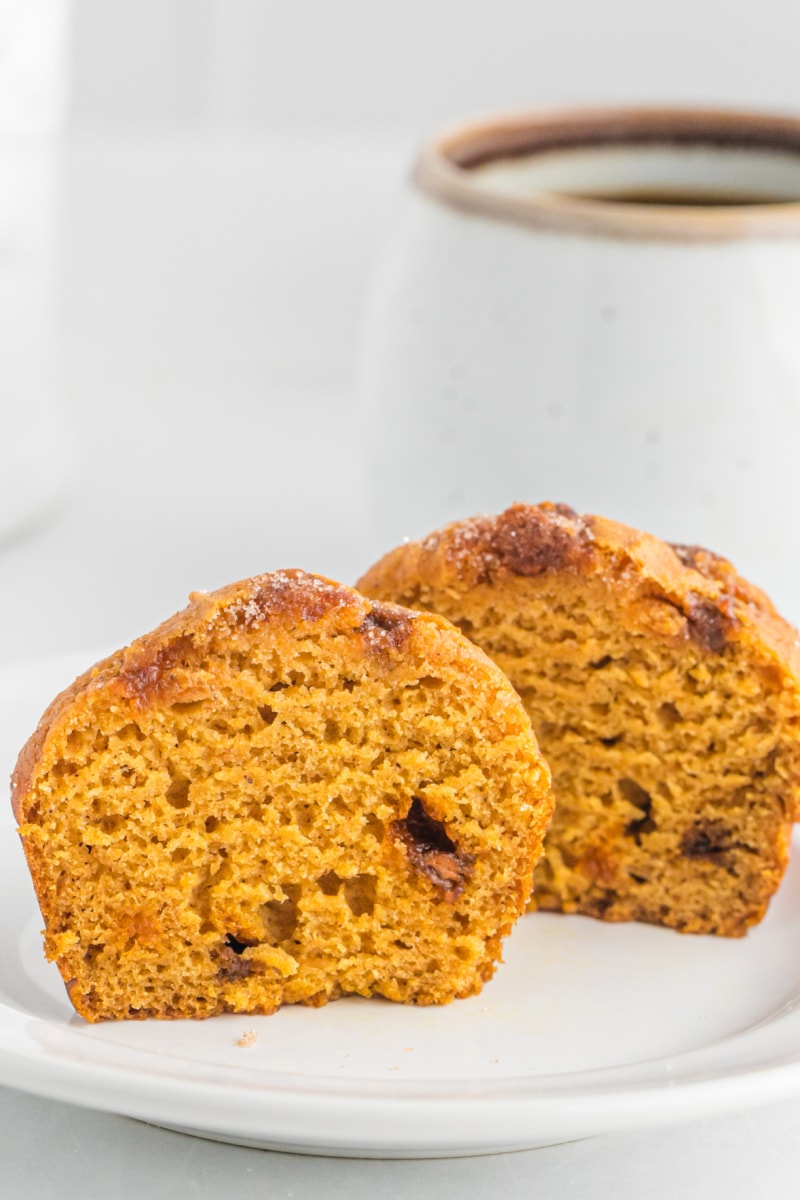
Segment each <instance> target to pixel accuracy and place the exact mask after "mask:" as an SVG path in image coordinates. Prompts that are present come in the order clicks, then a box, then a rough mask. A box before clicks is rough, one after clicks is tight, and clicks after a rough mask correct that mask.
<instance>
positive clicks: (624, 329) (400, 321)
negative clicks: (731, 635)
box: [360, 109, 800, 620]
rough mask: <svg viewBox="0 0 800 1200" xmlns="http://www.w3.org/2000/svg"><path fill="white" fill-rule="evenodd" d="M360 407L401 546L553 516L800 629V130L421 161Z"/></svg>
mask: <svg viewBox="0 0 800 1200" xmlns="http://www.w3.org/2000/svg"><path fill="white" fill-rule="evenodd" d="M360 393H361V404H362V417H363V426H364V429H365V431H366V437H367V450H366V453H367V462H368V469H369V472H370V492H371V501H370V503H371V506H372V508H373V511H374V513H375V514H376V519H377V528H378V530H379V536H380V538H381V539H382V540H384V541H385V544H386V545H387V547H388V546H389V545H392V544H394V542H395V541H397V540H399V539H400V538H402V537H403V536H406V535H408V536H418V535H421V534H424V533H425V532H427V531H428V530H430V529H432V528H434V527H436V526H437V525H438V524H440V523H442V522H444V521H447V520H450V519H454V518H457V517H460V516H466V515H469V514H472V513H475V512H479V511H484V512H486V511H498V510H500V509H502V508H503V507H504V506H506V505H507V504H509V503H511V502H512V501H514V500H530V501H538V500H543V499H552V500H556V501H563V502H567V503H569V504H571V505H572V506H573V507H575V508H577V509H579V510H582V511H588V512H599V513H603V514H604V515H606V516H610V517H614V518H616V519H618V520H623V521H626V522H628V523H630V524H633V525H636V526H639V527H641V528H644V529H648V530H650V531H652V532H654V533H657V534H659V535H661V536H664V537H666V538H668V539H669V540H671V541H680V542H689V543H696V544H703V545H706V546H708V547H709V548H711V549H714V550H717V551H718V552H720V553H722V554H726V555H728V556H729V557H731V558H732V559H733V561H734V562H736V564H737V565H738V566H739V567H740V569H741V570H742V571H743V572H745V573H747V574H749V575H750V576H751V577H752V578H754V579H755V580H756V582H758V583H759V584H761V585H762V586H763V587H765V588H766V589H768V590H770V591H771V592H772V593H773V595H774V598H775V600H776V602H777V603H778V604H779V605H780V606H782V607H783V609H784V610H785V611H786V613H787V615H789V616H792V617H794V619H795V620H797V619H798V618H800V466H798V463H799V462H800V119H792V118H779V117H769V116H761V115H755V114H745V113H731V112H718V111H697V110H663V109H644V110H639V109H637V110H607V111H597V110H593V111H583V112H581V111H579V112H559V113H546V114H534V115H524V116H519V117H514V118H510V119H503V120H497V121H494V122H484V123H481V124H473V125H469V126H465V127H463V128H461V129H458V130H456V131H454V132H451V133H449V134H447V135H445V136H442V137H439V138H437V139H436V140H434V141H432V142H431V143H430V144H429V145H427V146H426V147H425V148H424V149H423V151H422V154H421V156H420V158H419V160H418V162H417V165H416V169H415V172H414V175H413V180H412V189H411V195H410V196H409V197H408V200H407V204H406V209H405V214H404V218H403V220H402V222H401V225H400V227H399V228H398V230H397V231H396V233H395V236H394V238H393V240H392V241H391V243H390V245H389V246H388V248H387V252H386V255H385V258H384V261H383V264H382V269H381V270H380V271H379V274H378V278H377V280H376V285H375V288H374V291H373V294H372V297H371V302H370V304H369V306H368V313H367V319H366V324H365V329H364V336H363V346H362V357H361V371H360Z"/></svg>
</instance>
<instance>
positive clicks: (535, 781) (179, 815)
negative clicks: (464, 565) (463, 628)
mask: <svg viewBox="0 0 800 1200" xmlns="http://www.w3.org/2000/svg"><path fill="white" fill-rule="evenodd" d="M13 802H14V810H15V813H16V815H17V819H18V821H19V823H20V833H21V836H22V839H23V845H24V848H25V853H26V856H27V860H28V864H29V867H30V870H31V874H32V877H33V882H34V885H35V888H36V892H37V896H38V899H39V904H40V907H41V910H42V915H43V917H44V921H45V943H46V952H47V955H48V957H49V958H51V959H55V961H56V962H57V964H58V967H59V970H60V971H61V974H62V976H63V978H64V980H65V981H66V984H67V989H68V992H69V995H70V998H71V1000H72V1002H73V1004H74V1006H75V1008H76V1009H77V1010H78V1012H79V1013H80V1014H81V1015H82V1016H83V1017H85V1018H86V1019H87V1020H89V1021H97V1020H101V1019H105V1018H119V1017H148V1016H153V1017H207V1016H210V1015H212V1014H215V1013H221V1012H250V1013H257V1012H258V1013H270V1012H273V1011H274V1010H275V1009H276V1008H277V1007H278V1006H279V1005H280V1004H283V1003H295V1002H299V1003H304V1004H312V1005H318V1004H322V1003H324V1002H325V1001H327V1000H330V999H334V998H335V997H337V996H340V995H343V994H348V993H355V994H359V995H362V996H371V995H381V996H385V997H388V998H389V999H391V1000H398V1001H405V1002H408V1003H414V1004H437V1003H445V1002H447V1001H450V1000H452V999H454V998H455V997H461V996H469V995H471V994H473V993H475V992H477V991H479V990H480V988H481V985H482V984H483V982H484V981H485V980H487V979H488V978H490V976H491V975H492V973H493V971H494V968H495V964H496V963H497V961H498V959H499V956H500V948H501V940H502V938H503V937H504V936H505V935H506V934H507V933H508V932H509V930H510V929H511V926H512V924H513V922H514V920H515V919H516V917H517V916H518V915H519V913H520V912H521V911H523V909H524V907H525V903H526V901H527V898H528V894H529V891H530V885H531V876H532V871H533V866H534V863H535V861H536V859H537V858H538V856H539V853H540V849H541V841H542V838H543V835H544V831H545V827H546V825H547V821H548V819H549V817H550V813H551V810H552V800H551V797H550V792H549V775H548V770H547V767H546V764H545V763H544V761H543V759H542V757H541V755H540V753H539V751H538V749H537V746H536V741H535V738H534V736H533V733H532V731H531V726H530V721H529V719H528V717H527V715H526V714H525V711H524V709H523V707H522V705H521V704H520V702H519V698H518V697H517V695H516V694H515V692H514V691H513V689H512V688H511V686H510V684H509V683H508V681H507V680H506V678H505V676H504V675H503V674H502V672H500V671H499V670H498V669H497V667H495V665H494V664H493V663H492V662H490V660H489V659H488V658H487V657H486V656H485V655H484V654H483V653H482V652H481V651H480V650H478V649H477V647H475V646H474V645H473V644H472V643H471V642H469V641H468V640H467V639H466V638H465V637H463V636H462V635H461V634H460V633H459V632H458V630H456V629H454V628H453V627H452V626H451V625H449V624H448V622H446V621H444V620H442V619H441V618H439V617H434V616H430V615H423V614H417V613H411V612H408V611H407V610H405V609H403V608H399V607H397V606H395V605H391V604H381V603H376V604H371V603H370V602H368V601H367V600H365V599H364V598H363V597H362V596H360V595H359V594H358V593H357V592H355V591H353V590H352V589H349V588H345V587H342V586H340V585H339V584H335V583H332V582H330V581H329V580H325V579H322V578H321V577H319V576H314V575H307V574H305V573H304V572H302V571H285V572H276V573H273V574H270V575H262V576H258V577H256V578H255V579H251V580H247V581H245V582H243V583H239V584H234V585H232V586H230V587H227V588H224V589H222V590H220V591H218V592H215V593H212V594H210V595H196V596H193V597H192V599H191V603H190V605H189V607H188V608H187V609H185V610H184V611H183V612H181V613H178V614H177V616H175V617H173V618H171V619H170V620H169V621H167V622H166V623H165V624H163V625H162V626H160V627H159V628H158V629H157V630H155V632H153V633H151V634H149V635H147V636H145V637H144V638H142V639H140V640H139V641H137V642H134V643H133V645H131V646H130V647H129V648H128V649H126V650H122V651H120V652H118V653H117V654H114V655H113V656H112V657H110V658H108V659H107V660H105V661H104V662H102V663H100V664H99V665H98V666H96V667H94V668H93V669H92V670H91V671H89V672H87V674H85V675H84V676H82V677H81V678H80V679H78V680H77V681H76V682H75V683H74V684H73V685H72V686H71V687H70V688H68V689H67V690H66V691H65V692H63V693H62V694H61V695H60V696H59V697H58V698H57V699H56V700H55V701H54V703H53V704H52V705H51V706H50V708H49V709H48V710H47V712H46V713H45V715H44V717H43V718H42V721H41V723H40V725H39V728H38V730H37V731H36V733H35V734H34V735H33V737H32V738H31V739H30V741H29V742H28V744H27V745H26V746H25V748H24V749H23V751H22V753H21V755H20V758H19V761H18V764H17V768H16V771H15V774H14V777H13Z"/></svg>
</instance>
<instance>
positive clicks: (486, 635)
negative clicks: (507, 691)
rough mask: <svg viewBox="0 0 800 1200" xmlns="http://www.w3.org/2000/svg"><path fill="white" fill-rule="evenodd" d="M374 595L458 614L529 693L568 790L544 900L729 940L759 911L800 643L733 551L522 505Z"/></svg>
mask: <svg viewBox="0 0 800 1200" xmlns="http://www.w3.org/2000/svg"><path fill="white" fill-rule="evenodd" d="M358 586H359V588H360V589H361V590H362V591H364V592H365V593H366V594H367V595H370V596H375V597H379V598H381V599H394V600H397V601H399V602H401V603H404V604H408V605H410V606H412V607H419V608H424V609H428V610H432V611H437V612H441V613H443V614H444V615H446V616H447V617H448V618H449V619H450V620H452V621H453V622H454V623H456V624H457V625H459V627H460V628H462V629H463V630H464V632H465V633H466V634H467V635H468V636H469V637H471V638H473V640H475V641H476V642H477V644H478V645H480V646H481V647H482V648H483V649H485V650H486V651H487V653H489V655H490V656H491V657H493V658H494V659H495V661H496V662H497V663H498V664H499V665H500V666H502V667H503V669H504V670H505V671H506V672H507V674H508V675H509V678H510V679H511V681H512V683H514V685H515V686H516V687H517V689H518V691H519V692H520V694H521V695H522V697H523V700H524V702H525V704H526V707H527V709H528V712H529V713H530V716H531V719H532V721H533V724H534V728H535V729H536V732H537V735H538V736H539V740H540V743H541V745H542V748H543V750H544V752H545V755H546V756H547V758H548V760H549V762H550V765H551V768H552V770H553V781H554V790H555V793H556V812H555V816H554V819H553V823H552V825H551V828H550V832H549V834H548V838H547V842H546V846H545V858H544V859H543V861H542V863H541V864H540V866H539V868H538V869H537V875H536V888H537V898H538V902H539V905H540V907H547V908H553V909H557V910H563V911H580V912H584V913H590V914H591V915H594V916H600V917H603V918H604V919H606V920H630V919H640V920H648V921H654V922H657V923H666V924H670V925H673V926H674V927H676V928H679V929H683V930H687V931H693V932H704V931H714V932H719V933H725V934H728V935H739V934H742V933H744V932H745V930H746V928H747V927H748V926H749V925H751V924H753V923H754V922H755V921H757V920H759V919H760V917H761V916H762V915H763V913H764V912H765V910H766V907H767V904H768V901H769V898H770V896H771V895H772V893H773V892H774V890H775V888H776V887H777V886H778V884H779V882H780V879H781V877H782V874H783V871H784V868H785V866H786V862H787V857H788V848H789V840H790V833H791V820H792V818H793V816H794V814H795V813H796V812H797V811H798V796H800V643H799V642H798V636H797V633H796V631H795V630H794V629H793V628H792V627H791V626H790V625H789V624H788V623H787V622H786V621H784V620H783V619H782V618H781V617H780V616H779V615H778V613H777V612H776V611H775V608H774V606H773V605H772V603H771V601H770V600H769V599H768V597H767V596H766V595H765V594H764V593H763V592H762V591H761V590H760V589H758V588H756V587H754V586H753V585H752V584H750V583H749V582H748V581H747V580H745V579H743V578H742V577H741V576H739V575H738V573H737V572H736V570H735V568H734V567H733V566H732V565H731V564H730V563H729V562H728V561H727V560H725V559H723V558H721V557H720V556H718V555H716V554H714V553H712V552H711V551H708V550H705V549H703V548H701V547H698V546H681V545H677V546H672V545H670V544H668V543H666V542H663V541H660V540H659V539H658V538H655V537H652V536H651V535H648V534H646V533H643V532H640V531H639V530H635V529H632V528H629V527H627V526H624V525H621V524H618V523H617V522H614V521H610V520H607V519H605V518H603V517H598V516H579V515H578V514H577V513H575V512H574V511H573V510H572V509H571V508H569V507H567V506H566V505H554V504H550V503H545V504H540V505H525V504H515V505H513V506H512V507H511V508H510V509H508V510H507V511H506V512H504V513H501V514H500V515H499V516H494V517H475V518H471V519H468V520H464V521H459V522H455V523H454V524H452V525H449V526H447V527H446V528H444V529H442V530H440V531H438V532H435V533H433V534H431V535H430V536H429V537H427V538H425V539H424V540H422V541H420V542H416V543H407V544H405V545H403V546H400V547H398V548H397V549H395V550H393V551H391V552H390V553H389V554H387V555H386V556H385V557H384V558H382V559H381V560H380V561H379V562H378V563H376V564H375V565H374V566H373V567H371V568H370V569H369V570H368V571H367V572H366V574H364V575H363V576H362V578H361V579H360V581H359V584H358ZM667 864H668V870H669V872H670V878H671V879H672V880H673V881H674V887H675V889H676V891H675V893H674V895H672V896H671V895H670V894H669V888H659V886H658V883H657V876H658V873H659V872H660V871H662V870H663V871H666V870H667ZM670 886H672V885H670ZM679 892H680V895H681V896H682V897H683V898H684V899H683V900H681V901H680V902H678V903H677V904H675V903H673V901H674V900H675V896H677V895H678V893H679Z"/></svg>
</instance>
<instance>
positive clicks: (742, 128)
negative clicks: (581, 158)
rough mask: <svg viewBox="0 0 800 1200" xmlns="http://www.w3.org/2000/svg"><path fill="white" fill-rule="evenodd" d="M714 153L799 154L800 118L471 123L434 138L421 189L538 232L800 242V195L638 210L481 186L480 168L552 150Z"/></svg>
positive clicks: (661, 111) (656, 111) (540, 113)
mask: <svg viewBox="0 0 800 1200" xmlns="http://www.w3.org/2000/svg"><path fill="white" fill-rule="evenodd" d="M647 145H651V146H652V145H668V146H673V147H674V146H681V145H684V146H709V147H724V148H729V149H741V150H744V151H747V150H756V149H758V150H767V151H770V150H771V151H775V152H779V153H781V152H782V153H785V154H792V155H797V157H798V159H799V160H800V117H793V116H787V115H780V114H776V113H766V112H753V111H748V110H737V109H729V108H694V107H692V108H680V107H661V106H652V107H612V108H606V107H604V108H569V109H546V110H536V111H531V112H521V113H511V114H508V115H503V116H497V117H490V118H485V119H482V120H476V121H470V122H467V123H465V124H462V125H459V126H456V127H455V128H453V129H449V130H447V131H445V132H443V133H440V134H438V135H437V136H435V137H433V138H432V139H431V140H430V141H429V142H428V143H427V144H425V145H424V146H423V148H422V150H421V152H420V153H419V155H418V157H417V160H416V163H415V165H414V168H413V173H412V182H413V184H414V186H415V187H416V188H418V189H419V190H420V191H421V192H423V193H424V194H426V195H427V196H428V197H430V198H431V199H433V200H437V201H440V202H443V203H444V204H447V205H449V206H450V207H453V208H457V209H460V210H461V211H463V212H468V213H472V214H474V215H478V216H481V215H482V216H488V217H494V218H496V219H499V220H504V221H510V222H513V223H516V224H523V225H527V226H531V227H534V228H538V229H547V230H551V231H557V232H564V233H580V234H590V235H595V236H606V237H617V238H633V239H640V240H673V241H729V240H734V239H747V238H776V237H777V238H790V237H800V198H798V200H796V201H786V202H778V203H766V204H765V203H763V202H761V203H753V204H741V203H739V204H736V205H724V204H721V205H709V206H703V207H702V208H699V207H696V206H690V205H680V204H675V205H669V204H660V203H659V204H657V205H656V204H653V205H647V204H631V203H626V202H624V201H616V202H615V201H613V200H605V199H599V198H597V197H591V198H590V197H580V196H573V195H568V194H564V193H558V192H541V193H537V194H534V195H531V196H519V195H511V194H505V195H504V194H501V193H499V192H495V191H490V190H488V189H486V188H484V187H481V184H480V178H479V177H476V175H475V174H474V169H475V168H476V167H481V166H485V165H487V164H489V163H492V162H501V161H506V162H507V161H508V160H510V159H514V158H522V157H524V156H533V155H534V154H536V153H544V152H546V151H556V150H568V149H591V148H593V147H599V146H619V147H626V146H627V147H634V146H647Z"/></svg>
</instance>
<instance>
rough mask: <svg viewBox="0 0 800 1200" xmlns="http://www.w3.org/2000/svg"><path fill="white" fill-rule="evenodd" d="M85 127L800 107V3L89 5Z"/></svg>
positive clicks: (411, 122) (411, 126) (79, 21)
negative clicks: (665, 104) (563, 110)
mask: <svg viewBox="0 0 800 1200" xmlns="http://www.w3.org/2000/svg"><path fill="white" fill-rule="evenodd" d="M75 17H76V23H75V42H74V46H75V58H74V62H75V93H74V119H75V121H76V122H77V123H79V124H85V123H92V124H94V123H97V122H102V123H108V124H113V125H115V126H131V125H133V126H136V125H139V124H140V123H142V122H148V123H156V124H159V125H163V123H164V122H171V121H180V122H191V123H195V124H202V125H206V126H207V125H223V126H225V127H228V128H230V127H234V128H240V127H241V126H243V125H246V126H260V127H271V128H275V127H278V128H281V129H283V128H287V127H293V128H297V127H302V128H305V129H312V130H319V129H322V128H327V129H343V128H346V129H358V130H378V131H382V130H388V129H392V130H400V131H403V132H405V131H410V132H411V133H422V132H423V131H425V130H427V129H428V128H429V127H430V126H431V125H436V124H438V123H440V122H442V121H450V120H453V119H458V118H460V117H462V116H464V115H470V114H473V113H476V112H478V113H479V112H481V111H483V110H492V109H498V108H515V107H520V106H529V105H540V104H551V103H561V102H565V101H590V102H598V101H601V100H605V101H608V100H630V101H640V100H651V101H653V100H660V101H683V102H691V101H708V102H723V103H737V104H743V105H758V106H774V107H780V108H787V107H788V108H797V107H798V106H800V73H799V72H798V70H797V51H798V47H800V5H797V4H796V3H794V2H793V0H760V2H759V3H758V4H751V3H744V2H743V0H557V2H554V0H547V2H544V0H294V2H292V3H287V2H286V0H113V3H109V0H76V9H75Z"/></svg>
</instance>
